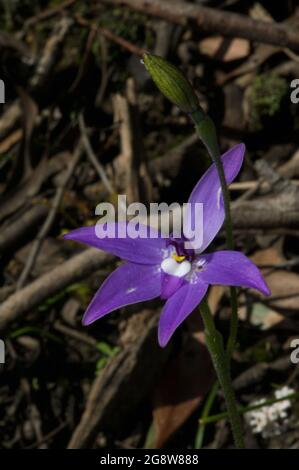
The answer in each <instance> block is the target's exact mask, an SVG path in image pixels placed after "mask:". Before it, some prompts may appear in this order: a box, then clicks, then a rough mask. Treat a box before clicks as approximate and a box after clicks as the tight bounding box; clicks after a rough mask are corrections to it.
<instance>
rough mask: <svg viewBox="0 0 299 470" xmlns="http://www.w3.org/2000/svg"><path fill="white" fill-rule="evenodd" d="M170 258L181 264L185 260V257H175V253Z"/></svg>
mask: <svg viewBox="0 0 299 470" xmlns="http://www.w3.org/2000/svg"><path fill="white" fill-rule="evenodd" d="M172 258H173V259H174V260H175V261H177V262H178V263H181V262H182V261H184V259H185V258H186V256H179V255H177V254H176V253H174V254H173V255H172Z"/></svg>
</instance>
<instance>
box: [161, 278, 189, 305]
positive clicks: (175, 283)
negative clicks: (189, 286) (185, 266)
mask: <svg viewBox="0 0 299 470" xmlns="http://www.w3.org/2000/svg"><path fill="white" fill-rule="evenodd" d="M183 283H184V278H183V277H177V276H172V275H171V274H166V273H162V289H161V299H164V300H166V299H169V297H171V296H172V295H173V294H174V293H175V292H176V291H177V290H178V289H179V288H180V287H181V285H182V284H183Z"/></svg>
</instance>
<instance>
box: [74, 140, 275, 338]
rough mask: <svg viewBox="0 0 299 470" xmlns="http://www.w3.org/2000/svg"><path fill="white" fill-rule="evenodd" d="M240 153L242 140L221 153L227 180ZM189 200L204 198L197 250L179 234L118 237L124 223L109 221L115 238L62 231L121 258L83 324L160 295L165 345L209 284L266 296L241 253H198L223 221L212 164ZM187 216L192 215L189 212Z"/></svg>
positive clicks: (91, 232) (237, 164)
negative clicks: (171, 235) (246, 289)
mask: <svg viewBox="0 0 299 470" xmlns="http://www.w3.org/2000/svg"><path fill="white" fill-rule="evenodd" d="M244 153H245V146H244V144H239V145H236V146H235V147H233V148H232V149H230V150H229V151H228V152H226V153H225V154H224V155H223V156H222V157H221V159H222V164H223V167H224V172H225V177H226V181H227V183H228V184H230V183H231V182H232V181H233V180H234V179H235V177H236V176H237V175H238V173H239V171H240V168H241V166H242V163H243V158H244ZM188 202H189V203H191V204H193V203H203V230H204V233H203V243H202V245H201V248H200V250H199V251H200V252H199V253H198V252H195V250H190V249H188V250H186V249H185V248H184V246H185V244H184V242H185V240H184V239H177V238H176V239H174V238H172V237H169V238H168V239H167V238H164V237H162V236H161V234H159V233H157V234H156V238H135V239H132V238H129V237H125V238H121V237H118V236H117V233H118V229H120V228H121V225H122V224H126V222H119V223H111V224H112V225H114V229H116V237H115V238H103V239H101V238H98V236H97V235H96V230H95V226H92V227H82V228H79V229H77V230H74V231H72V232H70V233H68V234H67V235H65V238H68V239H71V240H75V241H78V242H81V243H85V244H87V245H91V246H94V247H96V248H100V249H101V250H104V251H106V252H109V253H112V254H114V255H116V256H119V257H120V258H122V259H123V260H125V261H126V263H124V264H122V265H121V266H120V267H118V268H117V269H116V270H115V271H113V272H112V274H111V275H110V276H109V277H108V278H107V279H106V280H105V281H104V283H103V284H102V286H101V287H100V289H99V290H98V291H97V293H96V294H95V296H94V298H93V299H92V301H91V303H90V305H89V306H88V308H87V310H86V312H85V314H84V317H83V324H84V325H89V324H90V323H92V322H94V321H95V320H97V319H99V318H101V317H103V316H104V315H107V314H108V313H110V312H112V311H113V310H116V309H118V308H121V307H124V306H126V305H130V304H134V303H137V302H143V301H145V300H150V299H153V298H155V297H161V298H162V299H164V300H166V303H165V306H164V309H163V311H162V314H161V317H160V321H159V328H158V340H159V344H160V346H162V347H164V346H166V344H167V343H168V341H169V339H170V338H171V336H172V335H173V333H174V332H175V330H176V329H177V328H178V326H179V325H180V324H181V323H182V322H183V321H184V320H185V318H186V317H187V316H188V315H190V313H191V312H192V311H193V310H194V309H195V307H196V306H197V305H198V304H199V303H200V302H201V300H202V299H203V297H204V295H205V294H206V292H207V290H208V287H209V285H214V284H220V285H225V286H242V287H248V288H254V289H257V290H259V291H260V292H261V293H262V294H264V295H270V291H269V288H268V286H267V284H266V283H265V281H264V279H263V277H262V275H261V273H260V271H259V270H258V268H257V267H256V266H255V265H254V264H253V263H252V262H251V261H250V260H249V259H248V258H247V257H246V256H245V255H244V254H242V253H240V252H238V251H228V250H226V251H217V252H214V253H210V254H202V252H203V251H204V250H205V249H206V248H207V246H208V245H209V244H210V243H211V242H212V240H213V239H214V237H215V236H216V234H217V233H218V232H219V230H220V228H221V226H222V224H223V221H224V207H223V199H222V195H221V187H220V182H219V178H218V174H217V171H216V167H215V165H214V164H212V165H211V166H210V168H209V169H208V170H207V171H206V173H205V174H204V175H203V176H202V178H201V179H200V181H199V182H198V183H197V185H196V186H195V188H194V189H193V191H192V193H191V196H190V198H189V201H188ZM189 217H191V218H192V214H191V215H189ZM122 228H123V227H122ZM151 230H152V229H151ZM151 233H153V232H151Z"/></svg>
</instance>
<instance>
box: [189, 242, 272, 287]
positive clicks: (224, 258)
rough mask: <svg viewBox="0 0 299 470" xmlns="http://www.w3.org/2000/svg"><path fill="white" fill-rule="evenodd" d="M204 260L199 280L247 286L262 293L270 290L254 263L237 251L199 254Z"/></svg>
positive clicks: (209, 282) (225, 284)
mask: <svg viewBox="0 0 299 470" xmlns="http://www.w3.org/2000/svg"><path fill="white" fill-rule="evenodd" d="M200 260H201V261H205V264H204V265H203V268H202V271H201V272H200V273H199V275H198V276H199V277H200V280H201V281H203V282H206V283H208V284H220V285H224V286H240V287H249V288H253V289H257V290H259V291H260V292H261V293H262V294H264V295H270V294H271V292H270V290H269V287H268V286H267V284H266V282H265V281H264V278H263V276H262V274H261V273H260V271H259V270H258V268H257V267H256V266H255V264H254V263H253V262H252V261H250V259H249V258H247V256H245V255H243V253H240V252H239V251H217V252H215V253H211V254H208V255H201V256H200Z"/></svg>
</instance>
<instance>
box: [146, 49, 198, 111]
mask: <svg viewBox="0 0 299 470" xmlns="http://www.w3.org/2000/svg"><path fill="white" fill-rule="evenodd" d="M142 60H143V63H144V66H145V68H146V69H147V71H148V73H149V74H150V75H151V77H152V79H153V81H154V82H155V84H156V86H157V87H158V88H159V90H160V91H161V93H162V94H163V95H164V96H166V98H168V99H169V100H170V101H171V102H172V103H174V104H175V105H177V106H178V107H179V108H180V109H181V110H182V111H184V112H186V113H192V112H194V111H196V110H197V109H198V108H199V103H198V99H197V96H196V94H195V92H194V90H193V88H192V86H191V84H190V83H189V81H188V80H187V78H186V77H185V76H184V74H183V73H182V72H181V70H180V69H178V68H177V67H175V66H174V65H172V64H171V63H170V62H168V61H167V60H165V59H163V58H162V57H159V56H156V55H152V54H148V53H145V54H143V57H142Z"/></svg>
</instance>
